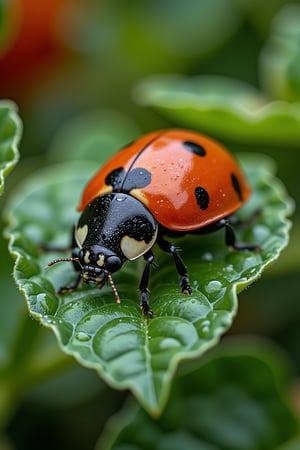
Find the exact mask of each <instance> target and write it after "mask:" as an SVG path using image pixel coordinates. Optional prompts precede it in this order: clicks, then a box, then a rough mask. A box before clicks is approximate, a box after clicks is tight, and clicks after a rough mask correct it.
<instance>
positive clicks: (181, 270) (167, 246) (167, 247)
mask: <svg viewBox="0 0 300 450" xmlns="http://www.w3.org/2000/svg"><path fill="white" fill-rule="evenodd" d="M157 243H158V245H159V247H160V248H161V249H162V250H163V251H165V252H167V253H170V254H171V255H173V259H174V262H175V266H176V269H177V272H178V274H179V275H180V281H179V284H180V287H181V291H182V292H183V293H184V294H191V293H192V287H191V285H190V280H189V276H188V273H187V268H186V266H185V264H184V262H183V261H182V259H181V258H180V256H179V255H178V252H177V248H176V247H175V245H173V244H171V242H168V241H166V240H165V239H162V238H159V239H158V240H157Z"/></svg>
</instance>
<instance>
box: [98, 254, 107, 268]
mask: <svg viewBox="0 0 300 450" xmlns="http://www.w3.org/2000/svg"><path fill="white" fill-rule="evenodd" d="M104 259H105V258H104V255H103V253H100V254H99V255H98V259H97V266H99V267H103V266H104Z"/></svg>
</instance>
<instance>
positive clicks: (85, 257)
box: [83, 250, 91, 264]
mask: <svg viewBox="0 0 300 450" xmlns="http://www.w3.org/2000/svg"><path fill="white" fill-rule="evenodd" d="M90 254H91V253H90V251H89V250H87V251H86V252H85V253H84V257H83V261H84V262H85V264H89V263H90V262H91V261H90Z"/></svg>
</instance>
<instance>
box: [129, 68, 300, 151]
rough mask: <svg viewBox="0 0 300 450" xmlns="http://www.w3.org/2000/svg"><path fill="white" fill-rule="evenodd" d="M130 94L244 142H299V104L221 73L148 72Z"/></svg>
mask: <svg viewBox="0 0 300 450" xmlns="http://www.w3.org/2000/svg"><path fill="white" fill-rule="evenodd" d="M134 97H135V99H136V101H137V103H139V104H140V105H142V106H151V107H152V108H155V109H156V110H158V111H159V112H160V113H162V114H164V115H166V116H167V117H168V118H170V119H172V120H173V121H175V122H177V123H179V124H180V126H182V125H183V126H187V127H190V128H192V129H197V130H200V131H202V132H203V131H204V132H207V133H209V134H212V135H217V136H221V137H222V138H224V139H229V140H231V141H235V142H240V143H241V142H243V143H246V144H247V145H249V144H251V143H254V144H257V143H261V144H264V143H266V144H274V145H284V146H285V147H287V146H294V145H299V127H300V104H298V103H295V104H291V103H288V102H284V101H273V102H268V101H267V99H266V98H265V97H264V96H263V94H262V93H261V92H260V91H258V90H257V89H255V88H254V87H253V86H251V85H249V84H247V83H244V82H242V81H238V80H234V79H230V78H225V77H220V76H199V77H193V78H187V77H183V76H179V75H178V76H177V75H160V76H151V77H148V78H146V79H145V80H144V81H143V82H141V83H140V84H139V85H138V86H137V87H136V89H135V91H134Z"/></svg>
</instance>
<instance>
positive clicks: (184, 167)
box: [78, 130, 251, 232]
mask: <svg viewBox="0 0 300 450" xmlns="http://www.w3.org/2000/svg"><path fill="white" fill-rule="evenodd" d="M112 191H117V192H127V193H128V194H130V195H131V196H133V197H135V198H137V199H138V200H140V201H141V202H142V203H143V204H144V205H145V206H146V207H147V208H148V209H149V211H150V212H151V213H152V215H153V216H154V217H155V219H156V220H157V222H158V223H159V224H161V225H162V226H164V227H165V228H168V229H170V230H175V231H183V232H184V231H186V232H188V231H192V230H196V229H199V228H202V227H204V226H206V225H209V224H211V223H213V222H216V221H218V220H219V219H221V218H223V217H226V216H228V215H230V214H231V213H233V212H234V211H236V210H237V209H238V208H240V207H241V206H242V205H243V204H244V203H245V202H246V200H247V199H248V197H249V195H250V193H251V190H250V188H249V186H248V184H247V182H246V180H245V178H244V175H243V173H242V172H241V169H240V167H239V165H238V164H237V162H236V161H235V159H234V158H233V156H232V155H231V154H230V153H229V152H228V151H227V150H226V149H225V148H224V147H223V146H222V145H221V144H219V143H218V142H216V141H214V140H213V139H211V138H209V137H207V136H204V135H202V134H199V133H195V132H192V131H186V130H163V131H158V132H154V133H150V134H147V135H145V136H143V137H141V138H140V139H138V140H136V141H135V142H133V143H132V144H130V145H129V146H127V147H125V148H124V149H122V150H121V151H119V152H118V153H117V154H116V155H115V156H114V157H112V158H111V159H110V160H109V161H108V162H107V163H106V164H105V165H104V166H103V167H102V168H101V169H100V170H99V171H98V172H97V173H96V175H95V176H94V177H93V178H92V179H91V181H90V182H89V183H88V185H87V186H86V188H85V190H84V192H83V195H82V200H81V204H80V206H79V208H78V210H79V211H82V210H84V208H85V207H86V206H87V205H88V204H89V203H90V202H91V201H92V200H93V199H94V198H96V197H98V196H99V195H102V194H104V193H109V192H112Z"/></svg>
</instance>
